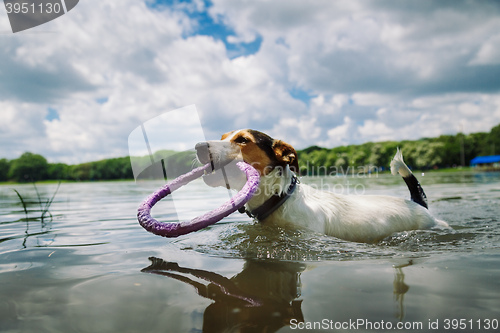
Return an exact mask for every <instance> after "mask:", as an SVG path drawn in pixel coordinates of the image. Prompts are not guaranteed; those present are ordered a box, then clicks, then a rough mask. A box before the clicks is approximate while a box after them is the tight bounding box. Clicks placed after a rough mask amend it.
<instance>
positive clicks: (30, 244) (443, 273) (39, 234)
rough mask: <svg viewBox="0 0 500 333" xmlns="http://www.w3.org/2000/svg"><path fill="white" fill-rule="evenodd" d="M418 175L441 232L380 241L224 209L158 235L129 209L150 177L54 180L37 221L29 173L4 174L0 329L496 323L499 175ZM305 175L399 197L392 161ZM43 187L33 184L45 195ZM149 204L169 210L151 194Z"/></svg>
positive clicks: (190, 193) (452, 327) (424, 328)
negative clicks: (7, 181) (386, 167)
mask: <svg viewBox="0 0 500 333" xmlns="http://www.w3.org/2000/svg"><path fill="white" fill-rule="evenodd" d="M419 180H420V181H421V183H422V185H423V187H424V189H425V190H426V193H427V196H428V198H429V201H430V202H429V203H430V209H431V211H432V213H433V214H434V215H435V216H437V217H438V218H440V219H443V220H446V221H448V222H449V223H450V225H451V226H452V227H453V230H452V231H443V230H431V231H412V232H403V233H399V234H396V235H394V236H392V237H389V238H387V239H385V240H383V241H381V242H379V243H377V244H358V243H351V242H345V241H340V240H337V239H335V238H332V237H328V236H324V235H320V234H315V233H310V232H304V231H293V230H283V229H279V228H276V227H272V226H267V225H260V224H255V223H253V222H252V221H250V220H249V219H248V218H247V217H246V216H244V215H240V214H237V213H236V214H233V215H231V216H230V217H228V218H226V219H224V220H223V221H221V222H219V223H217V224H216V225H214V226H212V227H210V228H207V229H205V230H202V231H200V232H197V233H193V234H190V235H185V236H182V237H179V238H176V239H166V238H162V237H158V236H155V235H153V234H150V233H148V232H146V231H145V230H143V229H142V228H141V227H140V226H139V224H138V223H137V220H136V209H137V206H138V205H139V203H140V202H141V201H142V200H143V199H144V198H145V197H146V196H147V195H148V194H149V193H150V192H151V188H152V187H157V186H160V185H161V184H159V183H150V184H148V185H150V186H152V187H150V188H148V189H145V188H142V187H139V186H137V185H136V184H135V183H134V182H102V183H64V184H61V187H60V188H59V191H58V193H57V195H56V197H55V199H54V202H53V203H52V205H51V206H50V210H49V212H50V214H48V213H47V214H46V216H44V218H43V219H41V218H40V215H41V212H40V205H39V204H38V200H37V199H38V198H37V194H36V192H35V189H34V188H33V186H32V185H30V184H26V185H2V186H0V295H1V298H0V331H1V332H223V331H227V332H240V331H245V332H273V331H280V332H290V331H297V330H299V328H310V330H309V331H319V330H320V329H328V330H330V329H331V331H334V330H336V329H340V330H341V331H346V332H348V331H349V332H354V331H356V332H383V331H394V332H398V331H399V332H431V331H432V332H436V331H448V332H478V331H481V332H482V331H486V332H488V331H490V332H495V331H498V329H500V328H499V326H498V325H499V323H498V321H499V320H500V279H499V278H500V245H499V244H500V242H499V241H500V219H499V216H500V214H499V212H500V209H499V204H500V174H499V173H477V174H474V173H428V174H426V175H425V176H424V177H422V176H421V175H419ZM302 181H303V182H305V183H309V184H312V185H314V186H317V187H323V188H325V189H326V188H330V189H332V190H336V191H344V192H347V191H351V192H350V193H353V192H354V191H356V190H357V192H358V193H359V192H364V193H366V194H389V195H395V196H403V197H407V196H408V193H407V189H406V188H405V185H404V183H403V181H402V180H401V179H400V178H398V177H392V176H389V175H379V176H372V177H369V178H368V177H366V178H360V177H354V178H319V177H318V178H303V179H302ZM56 187H57V185H56V184H47V185H38V191H39V195H40V197H41V198H42V200H46V199H48V198H50V197H51V196H52V194H53V193H54V191H55V190H56ZM13 188H15V189H16V190H17V191H19V193H20V194H21V195H22V196H23V198H24V199H25V201H26V202H27V209H28V215H27V216H26V214H25V212H24V209H23V206H22V204H21V203H20V200H19V198H18V197H17V195H16V193H15V192H14V191H13ZM225 195H227V193H226V192H225V191H224V190H218V191H215V190H214V189H211V188H208V187H205V186H204V185H203V184H202V183H201V182H199V183H197V182H195V183H194V184H192V185H191V187H189V188H185V189H183V192H179V193H178V197H176V200H175V207H176V208H177V211H178V213H179V216H181V215H182V216H185V215H189V214H192V215H193V216H195V215H196V214H201V213H203V212H205V211H207V210H210V209H213V208H214V207H215V206H216V205H217V204H218V200H219V201H222V200H225V198H226V197H225ZM153 215H154V216H155V217H157V218H158V219H161V220H175V219H176V218H177V217H176V215H175V214H174V211H173V210H172V207H171V205H169V204H167V202H163V201H162V203H161V204H158V207H155V208H154V209H153ZM398 325H402V326H398ZM399 327H401V329H398V328H399ZM342 328H343V329H342ZM435 328H437V330H436V329H435ZM488 328H489V329H488ZM494 328H497V329H496V330H495V329H494Z"/></svg>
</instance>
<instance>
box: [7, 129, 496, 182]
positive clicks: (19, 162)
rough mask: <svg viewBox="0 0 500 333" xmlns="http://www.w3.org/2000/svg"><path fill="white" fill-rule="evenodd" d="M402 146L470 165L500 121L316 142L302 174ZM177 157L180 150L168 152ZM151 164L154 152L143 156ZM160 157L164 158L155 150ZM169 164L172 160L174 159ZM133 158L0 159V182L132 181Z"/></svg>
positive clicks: (374, 159) (183, 162) (417, 162)
mask: <svg viewBox="0 0 500 333" xmlns="http://www.w3.org/2000/svg"><path fill="white" fill-rule="evenodd" d="M397 147H399V148H400V149H401V150H402V152H403V156H404V158H405V162H406V163H407V164H408V166H410V168H413V169H420V170H426V169H431V168H449V167H455V166H460V165H462V164H464V165H465V166H468V165H469V162H470V160H471V159H473V158H474V157H476V156H485V155H496V154H499V152H500V125H497V126H495V127H493V128H492V129H491V131H490V132H489V133H486V132H481V133H472V134H467V135H464V134H462V133H459V134H456V135H441V136H439V137H437V138H424V139H420V140H416V141H385V142H375V143H374V142H367V143H364V144H361V145H349V146H342V147H336V148H331V149H328V148H322V147H318V146H312V147H309V148H306V149H304V150H301V151H298V152H297V153H298V155H299V156H298V158H299V167H300V173H301V174H302V175H324V174H330V175H331V174H333V173H336V172H337V173H338V172H339V170H343V171H344V172H345V170H348V168H351V169H352V168H365V171H369V169H370V167H376V168H377V169H378V170H379V171H380V170H384V169H387V168H388V166H389V164H390V161H391V159H392V157H393V156H394V154H395V152H396V149H397ZM162 153H163V155H165V156H170V157H172V156H173V154H174V153H175V152H171V151H163V152H162ZM174 157H176V160H175V161H174V163H178V165H179V168H178V169H179V170H186V167H190V166H191V164H192V163H193V156H192V155H190V154H177V155H175V156H174ZM142 159H143V161H144V162H143V163H148V160H149V159H150V157H149V156H147V157H143V158H142ZM155 160H159V158H158V154H157V153H156V154H155ZM169 163H172V162H171V161H170V162H169ZM133 178H134V175H133V171H132V166H131V163H130V157H118V158H111V159H105V160H101V161H95V162H87V163H81V164H76V165H67V164H64V163H49V162H48V161H47V159H46V158H45V157H43V156H42V155H39V154H34V153H30V152H26V153H24V154H22V155H21V156H20V157H19V158H17V159H13V160H7V159H5V158H3V159H0V181H9V180H10V181H17V182H31V181H40V180H74V181H90V180H116V179H133Z"/></svg>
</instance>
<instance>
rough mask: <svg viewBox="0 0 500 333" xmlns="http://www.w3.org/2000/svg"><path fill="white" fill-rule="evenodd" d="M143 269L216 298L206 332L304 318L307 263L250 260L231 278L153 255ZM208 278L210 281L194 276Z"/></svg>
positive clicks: (270, 328) (263, 328)
mask: <svg viewBox="0 0 500 333" xmlns="http://www.w3.org/2000/svg"><path fill="white" fill-rule="evenodd" d="M150 260H151V262H152V263H151V265H150V266H149V267H146V268H144V269H143V270H142V272H147V273H153V274H158V275H163V276H167V277H170V278H173V279H176V280H179V281H182V282H184V283H187V284H190V285H192V286H193V287H194V288H195V289H196V291H197V293H198V294H199V295H200V296H202V297H205V298H208V299H212V300H213V301H214V303H212V304H210V305H209V306H208V307H207V308H206V309H205V313H204V315H203V332H226V331H229V332H230V331H234V330H237V331H240V332H246V331H248V332H276V331H277V330H279V329H280V328H281V327H283V326H285V325H289V324H290V320H292V319H295V320H296V321H297V322H302V321H304V318H303V315H302V309H301V303H302V300H297V298H298V297H300V273H301V272H302V271H303V270H304V269H305V265H304V264H301V263H292V262H274V261H271V262H269V261H267V262H266V261H259V260H247V261H246V263H245V265H244V268H243V270H242V271H241V272H240V273H239V274H237V275H235V276H233V277H232V278H230V279H228V278H226V277H224V276H222V275H219V274H217V273H214V272H209V271H205V270H200V269H191V268H185V267H180V266H179V265H177V263H173V262H166V261H163V260H162V259H158V258H150ZM186 275H191V276H192V277H194V278H197V279H199V280H204V281H207V282H209V284H208V285H205V284H203V283H201V282H198V281H196V280H195V279H193V278H191V277H188V276H186Z"/></svg>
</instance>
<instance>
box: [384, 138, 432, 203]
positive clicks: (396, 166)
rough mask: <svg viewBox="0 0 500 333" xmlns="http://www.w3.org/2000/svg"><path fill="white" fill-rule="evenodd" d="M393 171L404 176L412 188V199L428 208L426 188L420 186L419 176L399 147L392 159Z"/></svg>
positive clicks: (409, 187)
mask: <svg viewBox="0 0 500 333" xmlns="http://www.w3.org/2000/svg"><path fill="white" fill-rule="evenodd" d="M391 173H392V174H393V175H397V174H398V173H399V174H400V175H401V177H403V179H404V181H405V183H406V185H407V186H408V189H409V190H410V195H411V200H412V201H414V202H416V203H418V204H419V205H421V206H422V207H425V208H428V206H427V196H426V195H425V193H424V190H423V189H422V186H420V183H419V182H418V180H417V178H416V177H415V176H414V175H413V173H412V172H411V170H410V169H409V168H408V166H406V164H405V162H404V161H403V154H402V153H401V150H399V148H398V150H397V152H396V155H395V156H394V158H393V159H392V161H391Z"/></svg>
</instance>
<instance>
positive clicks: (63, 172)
mask: <svg viewBox="0 0 500 333" xmlns="http://www.w3.org/2000/svg"><path fill="white" fill-rule="evenodd" d="M68 169H69V166H68V165H67V164H64V163H49V166H48V169H47V179H56V180H61V179H68V176H69V175H68Z"/></svg>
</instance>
